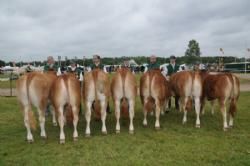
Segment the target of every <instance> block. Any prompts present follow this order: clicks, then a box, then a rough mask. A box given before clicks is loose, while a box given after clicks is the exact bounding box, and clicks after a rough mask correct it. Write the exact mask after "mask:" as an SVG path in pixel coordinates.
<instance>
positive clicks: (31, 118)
mask: <svg viewBox="0 0 250 166" xmlns="http://www.w3.org/2000/svg"><path fill="white" fill-rule="evenodd" d="M30 80H32V77H31V76H30V75H27V79H26V90H27V92H26V93H27V98H28V105H29V110H28V117H29V124H30V127H31V129H32V130H36V124H37V122H36V118H35V116H34V112H33V111H32V107H31V102H30V92H29V86H30Z"/></svg>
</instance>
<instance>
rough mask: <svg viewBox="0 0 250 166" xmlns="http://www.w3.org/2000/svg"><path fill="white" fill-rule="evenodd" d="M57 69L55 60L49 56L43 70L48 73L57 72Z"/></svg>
mask: <svg viewBox="0 0 250 166" xmlns="http://www.w3.org/2000/svg"><path fill="white" fill-rule="evenodd" d="M57 68H58V67H57V66H56V64H55V60H54V58H53V57H52V56H48V58H47V63H46V64H45V66H44V68H43V70H44V71H45V72H47V71H57Z"/></svg>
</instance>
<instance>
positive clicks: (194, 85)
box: [170, 71, 206, 128]
mask: <svg viewBox="0 0 250 166" xmlns="http://www.w3.org/2000/svg"><path fill="white" fill-rule="evenodd" d="M205 73H206V72H203V71H180V72H177V73H175V74H173V75H172V76H171V77H170V84H171V90H172V93H173V95H174V96H176V97H177V98H179V104H180V107H179V109H180V112H181V111H183V112H184V116H183V120H182V123H183V124H185V123H186V122H187V112H188V110H191V109H192V102H193V101H194V104H195V112H196V123H195V126H196V127H197V128H200V108H201V97H202V84H203V81H204V76H205Z"/></svg>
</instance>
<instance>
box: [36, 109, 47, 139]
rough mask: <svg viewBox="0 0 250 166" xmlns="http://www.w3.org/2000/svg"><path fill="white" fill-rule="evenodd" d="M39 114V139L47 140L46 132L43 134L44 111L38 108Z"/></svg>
mask: <svg viewBox="0 0 250 166" xmlns="http://www.w3.org/2000/svg"><path fill="white" fill-rule="evenodd" d="M38 113H39V122H40V128H41V134H40V135H41V137H42V138H47V135H46V132H45V109H43V108H41V107H40V108H38Z"/></svg>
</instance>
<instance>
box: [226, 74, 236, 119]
mask: <svg viewBox="0 0 250 166" xmlns="http://www.w3.org/2000/svg"><path fill="white" fill-rule="evenodd" d="M228 77H229V79H230V82H231V83H232V94H231V100H230V105H229V113H230V114H231V115H232V117H234V115H235V113H236V111H237V106H236V96H235V93H234V90H235V83H234V78H233V76H232V74H228Z"/></svg>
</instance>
